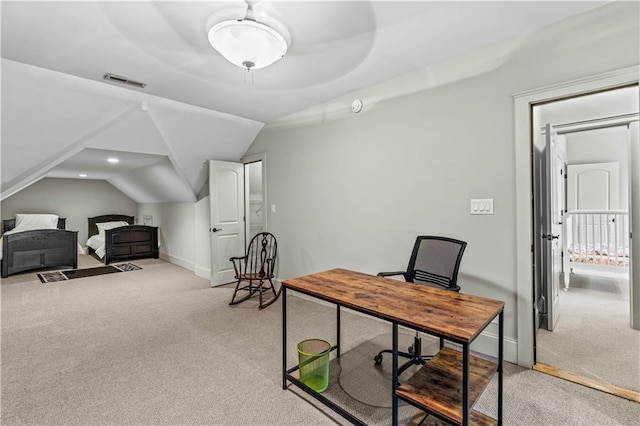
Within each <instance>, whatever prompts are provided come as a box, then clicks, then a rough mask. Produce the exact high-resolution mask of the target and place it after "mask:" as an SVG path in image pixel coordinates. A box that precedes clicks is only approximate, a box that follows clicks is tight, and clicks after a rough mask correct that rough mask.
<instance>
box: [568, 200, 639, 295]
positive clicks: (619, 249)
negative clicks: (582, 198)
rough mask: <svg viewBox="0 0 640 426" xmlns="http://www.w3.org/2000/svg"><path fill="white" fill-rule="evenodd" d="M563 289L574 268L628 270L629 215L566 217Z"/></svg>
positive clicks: (621, 212)
mask: <svg viewBox="0 0 640 426" xmlns="http://www.w3.org/2000/svg"><path fill="white" fill-rule="evenodd" d="M563 222H564V223H563V229H564V244H563V270H564V287H565V290H568V289H569V282H570V276H571V273H572V272H573V268H578V267H579V268H580V269H596V270H609V271H618V272H628V271H629V212H628V211H626V210H574V211H570V212H568V213H567V214H566V215H565V216H564V221H563Z"/></svg>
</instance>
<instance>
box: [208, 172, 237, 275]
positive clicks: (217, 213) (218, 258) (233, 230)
mask: <svg viewBox="0 0 640 426" xmlns="http://www.w3.org/2000/svg"><path fill="white" fill-rule="evenodd" d="M209 200H210V202H211V229H210V235H211V286H216V285H221V284H226V283H229V282H232V281H233V278H234V272H233V264H232V263H231V262H230V261H229V258H231V257H233V256H242V255H243V254H244V165H243V164H242V163H233V162H229V161H216V160H211V161H209Z"/></svg>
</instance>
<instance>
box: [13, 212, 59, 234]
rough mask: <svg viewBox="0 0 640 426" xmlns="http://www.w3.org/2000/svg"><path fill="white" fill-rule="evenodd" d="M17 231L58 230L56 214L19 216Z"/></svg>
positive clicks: (17, 218)
mask: <svg viewBox="0 0 640 426" xmlns="http://www.w3.org/2000/svg"><path fill="white" fill-rule="evenodd" d="M16 229H19V230H20V231H30V230H32V229H58V215H56V214H17V215H16Z"/></svg>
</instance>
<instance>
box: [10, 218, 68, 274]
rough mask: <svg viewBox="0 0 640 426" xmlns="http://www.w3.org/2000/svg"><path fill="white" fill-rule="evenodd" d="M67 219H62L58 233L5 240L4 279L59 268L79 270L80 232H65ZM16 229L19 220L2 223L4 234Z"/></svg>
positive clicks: (48, 231)
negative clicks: (68, 267) (21, 273)
mask: <svg viewBox="0 0 640 426" xmlns="http://www.w3.org/2000/svg"><path fill="white" fill-rule="evenodd" d="M65 225H66V219H65V218H62V217H61V218H58V229H37V230H33V231H24V232H17V233H15V234H9V235H3V236H2V273H1V276H2V278H7V277H8V276H9V275H13V274H17V273H18V272H24V271H30V270H32V269H40V268H51V267H56V266H71V267H72V268H73V269H76V268H77V267H78V231H66V230H65ZM15 227H16V220H15V219H8V220H3V221H2V234H4V233H5V232H7V231H10V230H11V229H13V228H15Z"/></svg>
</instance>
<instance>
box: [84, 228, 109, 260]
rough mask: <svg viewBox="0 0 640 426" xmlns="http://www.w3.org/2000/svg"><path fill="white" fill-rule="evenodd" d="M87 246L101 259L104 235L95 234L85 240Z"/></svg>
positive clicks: (103, 249) (103, 253)
mask: <svg viewBox="0 0 640 426" xmlns="http://www.w3.org/2000/svg"><path fill="white" fill-rule="evenodd" d="M87 246H89V247H91V248H92V249H93V250H94V251H95V252H96V254H97V255H98V257H99V258H100V259H102V258H103V257H104V255H105V252H106V249H105V243H104V234H102V235H101V234H96V235H92V236H91V237H89V239H88V240H87Z"/></svg>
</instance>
